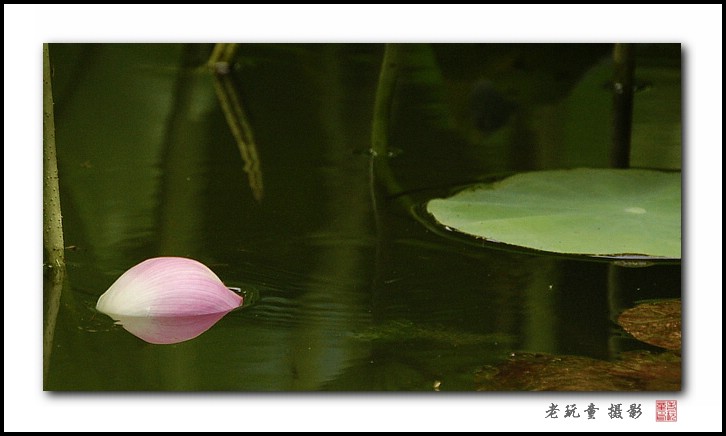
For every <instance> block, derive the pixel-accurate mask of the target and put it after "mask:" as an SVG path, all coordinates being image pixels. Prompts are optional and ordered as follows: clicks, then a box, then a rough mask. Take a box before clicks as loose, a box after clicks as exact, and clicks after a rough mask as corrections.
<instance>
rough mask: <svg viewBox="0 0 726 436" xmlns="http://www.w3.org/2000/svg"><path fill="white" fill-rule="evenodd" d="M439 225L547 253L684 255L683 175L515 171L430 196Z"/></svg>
mask: <svg viewBox="0 0 726 436" xmlns="http://www.w3.org/2000/svg"><path fill="white" fill-rule="evenodd" d="M427 210H428V212H429V213H430V214H432V215H433V216H434V218H435V219H436V220H437V221H438V222H439V223H440V224H442V225H444V226H447V227H449V228H452V229H455V230H458V231H459V232H463V233H466V234H469V235H472V236H475V237H479V238H483V239H486V240H489V241H492V242H501V243H505V244H510V245H516V246H521V247H526V248H532V249H536V250H542V251H550V252H556V253H567V254H586V255H592V256H609V257H610V256H612V257H626V258H631V257H635V258H638V257H639V256H643V257H661V258H670V259H680V257H681V174H680V173H675V172H670V173H669V172H660V171H648V170H635V169H628V170H620V169H586V168H580V169H573V170H555V171H538V172H531V173H522V174H517V175H514V176H512V177H509V178H507V179H504V180H502V181H500V182H497V183H494V184H489V185H479V186H476V187H474V188H471V189H467V190H464V191H462V192H460V193H458V194H456V195H454V196H452V197H450V198H447V199H434V200H431V201H429V202H428V204H427Z"/></svg>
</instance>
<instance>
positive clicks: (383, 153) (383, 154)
mask: <svg viewBox="0 0 726 436" xmlns="http://www.w3.org/2000/svg"><path fill="white" fill-rule="evenodd" d="M402 51H403V48H402V47H401V44H386V47H385V50H384V53H383V62H382V63H381V73H380V75H379V77H378V87H377V89H376V101H375V104H374V106H373V126H372V128H371V150H370V153H371V163H370V173H371V195H372V199H373V207H374V209H376V206H377V204H376V196H375V188H376V185H378V186H381V187H382V188H383V189H384V190H385V192H386V193H387V194H389V195H392V194H398V193H400V192H401V187H400V185H399V184H398V182H397V181H396V178H395V176H394V175H393V171H391V167H390V165H389V161H390V159H391V153H390V149H389V142H390V141H389V138H390V131H391V118H392V107H393V101H394V94H395V91H396V83H397V81H398V77H399V75H400V65H401V59H402V55H401V53H402ZM398 201H399V202H402V203H403V206H404V207H406V208H408V207H409V206H412V204H413V202H412V201H411V199H410V198H409V197H408V196H407V195H404V196H402V197H399V198H398Z"/></svg>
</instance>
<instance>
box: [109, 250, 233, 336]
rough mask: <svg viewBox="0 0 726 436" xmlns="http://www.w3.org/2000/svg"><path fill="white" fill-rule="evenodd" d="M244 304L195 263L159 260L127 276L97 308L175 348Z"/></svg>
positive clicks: (128, 327) (137, 332)
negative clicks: (175, 345) (178, 343)
mask: <svg viewBox="0 0 726 436" xmlns="http://www.w3.org/2000/svg"><path fill="white" fill-rule="evenodd" d="M241 305H242V297H241V296H239V295H237V294H235V293H234V292H232V291H231V290H230V289H229V288H227V287H226V286H224V283H222V281H221V280H220V279H219V278H218V277H217V276H216V275H215V274H214V273H213V272H212V271H211V270H210V269H209V268H207V267H206V266H204V265H202V264H201V263H199V262H197V261H196V260H192V259H185V258H182V257H157V258H154V259H148V260H145V261H143V262H141V263H140V264H138V265H136V266H134V267H133V268H131V269H130V270H128V271H126V272H125V273H123V274H122V275H121V277H119V278H118V280H116V282H114V284H113V285H111V287H110V288H108V290H107V291H106V292H105V293H104V294H103V295H101V297H100V298H99V299H98V303H97V304H96V309H98V311H99V312H103V313H105V314H106V315H108V316H110V317H111V318H113V319H114V320H116V321H117V324H120V325H122V326H123V327H124V328H125V329H126V330H128V331H129V332H131V333H132V334H134V335H135V336H138V337H139V338H141V339H143V340H145V341H147V342H151V343H152V344H174V343H177V342H182V341H186V340H189V339H192V338H195V337H197V336H199V335H200V334H202V333H204V332H205V331H207V330H208V329H209V328H210V327H212V326H213V325H214V324H215V323H216V322H217V321H219V320H220V319H221V318H222V317H223V316H224V315H226V314H227V313H229V312H230V311H231V310H233V309H236V308H237V307H239V306H241Z"/></svg>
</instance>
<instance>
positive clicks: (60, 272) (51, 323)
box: [43, 44, 65, 381]
mask: <svg viewBox="0 0 726 436" xmlns="http://www.w3.org/2000/svg"><path fill="white" fill-rule="evenodd" d="M43 159H44V160H43V247H44V248H45V250H46V253H47V256H48V258H47V259H48V265H49V266H50V273H49V275H50V276H51V277H50V282H48V284H49V286H48V287H47V291H46V300H45V302H46V307H47V311H46V315H45V319H44V323H43V379H44V380H45V381H47V376H48V368H49V364H50V356H51V352H52V350H53V336H54V333H55V325H56V320H57V319H58V309H59V307H60V295H61V289H62V288H63V276H64V275H65V257H64V246H63V221H62V218H61V209H60V193H59V191H58V163H57V162H56V154H55V120H54V117H53V88H52V86H51V71H50V57H49V55H48V44H43ZM46 280H47V278H46Z"/></svg>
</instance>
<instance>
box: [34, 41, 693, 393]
mask: <svg viewBox="0 0 726 436" xmlns="http://www.w3.org/2000/svg"><path fill="white" fill-rule="evenodd" d="M611 49H612V47H611V46H609V45H543V46H537V45H469V44H463V45H455V44H454V45H451V44H446V45H442V44H435V45H425V44H417V45H409V46H407V47H406V48H405V53H406V63H405V64H404V65H403V66H402V74H401V77H400V79H399V81H398V82H397V92H396V97H395V100H394V104H393V105H392V108H391V110H392V119H391V139H390V142H391V146H392V148H395V149H396V151H397V155H396V156H395V157H394V158H392V159H391V160H390V165H391V169H392V171H393V173H394V175H395V177H396V180H397V182H398V184H399V188H400V191H399V192H396V193H386V192H382V191H381V190H378V191H375V192H376V194H375V197H376V201H375V202H374V201H373V200H372V198H373V194H372V192H373V191H372V189H371V172H370V159H371V158H370V156H369V154H368V153H366V151H367V150H368V149H369V148H370V146H371V137H370V132H371V124H372V112H373V106H374V97H375V91H376V84H377V79H378V74H379V68H380V63H381V59H382V55H383V46H382V45H378V44H361V45H352V44H351V45H348V44H346V45H341V44H319V45H318V44H310V45H303V44H289V45H285V44H279V45H278V44H272V45H265V44H254V45H242V46H241V48H240V51H239V53H238V56H237V58H236V60H237V62H236V63H235V66H234V68H233V72H232V75H233V77H234V79H235V82H236V83H237V85H238V87H239V94H240V97H241V100H242V102H243V104H244V106H245V109H246V111H247V113H248V116H249V119H250V123H251V126H252V129H253V131H254V135H255V140H256V143H257V147H258V152H259V158H260V159H259V160H260V168H261V175H262V179H263V182H264V197H263V198H262V200H261V201H260V202H258V201H256V200H255V198H254V197H253V194H252V190H251V188H250V186H249V181H248V177H247V174H246V173H245V171H244V169H243V168H244V163H243V161H242V159H241V157H240V153H239V151H238V149H237V145H236V143H235V140H234V137H233V136H232V134H231V133H230V129H229V127H228V125H227V123H226V121H225V118H224V115H223V112H222V110H221V108H220V105H219V101H218V99H217V97H216V95H215V90H214V87H213V81H212V77H211V76H210V73H209V72H208V71H207V69H206V68H205V67H204V66H202V65H203V63H204V62H205V61H206V59H207V57H208V56H209V53H210V51H211V46H209V45H191V46H189V45H176V44H164V45H138V44H128V45H122V44H104V45H66V44H57V45H51V47H50V50H51V62H52V65H53V73H54V83H53V85H54V94H55V102H56V106H55V114H56V130H57V147H58V166H59V174H60V176H59V177H60V187H61V203H62V208H63V220H64V221H63V224H64V233H65V243H66V245H67V246H71V247H72V248H69V249H68V250H67V252H66V258H67V262H68V271H67V277H66V281H65V283H64V285H63V292H62V297H61V306H60V311H59V313H58V321H57V325H56V329H55V332H54V337H53V347H52V352H51V358H50V359H51V360H50V367H49V368H50V369H49V372H48V375H47V377H46V379H45V388H46V389H47V390H237V391H281V390H282V391H287V390H353V391H370V390H433V389H434V385H435V384H437V383H440V387H439V388H440V389H441V390H472V389H474V388H475V383H474V373H475V372H476V371H477V370H478V369H479V368H480V367H482V366H483V365H492V364H496V363H498V362H501V361H503V360H504V359H505V358H506V357H507V356H508V355H509V354H510V353H511V352H513V351H533V352H547V353H554V354H574V355H581V356H588V357H595V358H599V359H613V358H615V357H616V356H617V353H618V352H620V351H623V350H627V349H643V348H647V347H645V346H643V345H642V344H640V343H637V341H634V340H631V339H628V338H627V337H626V334H625V333H623V332H622V330H621V329H620V328H619V327H618V326H617V325H616V324H614V323H613V321H612V320H613V319H614V317H615V316H617V314H618V313H619V312H620V311H621V310H622V309H623V308H627V307H630V306H632V305H633V302H634V301H637V300H642V299H648V298H662V297H678V296H680V292H681V269H680V265H661V266H652V267H648V268H622V267H617V266H611V265H608V264H607V263H602V262H592V261H584V260H576V259H572V258H562V257H556V256H545V255H541V254H531V253H522V252H520V253H517V252H509V251H502V250H498V249H493V248H489V247H476V246H473V245H469V244H463V243H461V242H460V241H456V240H450V239H447V238H444V237H442V236H441V235H439V234H436V233H434V232H431V231H430V230H429V229H428V227H427V225H424V223H422V222H420V221H418V220H417V219H416V218H415V217H414V214H412V213H411V211H410V210H408V209H407V208H405V207H402V206H401V204H402V203H401V202H400V201H399V199H400V198H401V197H402V196H403V195H405V196H406V198H410V199H413V200H415V201H416V202H423V201H425V200H426V199H428V198H431V197H434V196H439V195H442V194H445V193H447V192H449V191H450V189H451V188H453V187H455V186H459V185H462V184H466V183H471V182H473V181H476V180H479V179H482V178H486V177H489V176H493V175H497V174H503V173H509V172H516V171H523V170H532V169H546V168H563V167H577V166H594V167H605V166H607V155H608V149H609V147H610V142H611V138H610V132H611V117H610V113H611V106H612V104H611V94H610V92H609V90H608V80H610V75H611V71H612V69H611V65H610V62H609V60H608V59H609V56H610V52H611ZM638 60H639V64H638V68H637V70H636V78H637V79H638V83H640V84H641V85H642V86H641V89H640V90H639V92H638V93H636V104H635V112H634V126H633V150H632V154H631V162H632V165H633V166H637V167H648V168H661V169H679V168H680V159H681V146H680V138H681V121H680V92H681V91H680V47H679V46H678V45H647V46H641V47H639V58H638ZM156 256H185V257H191V258H195V259H197V260H199V261H201V262H203V263H205V264H206V265H208V266H209V267H210V268H211V269H212V270H214V271H215V272H216V273H217V275H218V276H219V277H220V278H221V279H222V280H223V281H224V282H225V283H226V284H227V285H229V286H237V287H241V288H243V289H245V290H246V292H247V293H248V295H249V296H250V298H249V300H250V304H249V305H248V306H247V307H246V308H244V309H243V310H240V311H237V312H233V313H231V314H229V315H228V316H226V317H225V318H223V319H222V320H221V321H220V322H219V323H218V324H216V325H215V326H214V327H213V328H212V329H210V330H209V331H208V332H206V333H204V334H203V335H201V336H200V337H198V338H196V339H193V340H191V341H188V342H184V343H180V344H176V345H164V346H162V345H152V344H147V343H145V342H143V341H141V340H139V339H137V338H136V337H134V336H132V335H130V334H129V333H127V332H126V331H125V330H123V329H122V328H120V327H118V326H114V325H113V322H112V321H111V319H110V318H108V317H106V316H105V315H103V314H100V313H97V312H96V311H95V309H94V307H95V304H96V301H97V299H98V297H99V296H100V295H101V294H102V293H103V292H104V291H105V290H106V289H107V288H108V287H109V286H110V285H111V284H112V283H113V282H114V280H115V279H116V278H117V277H118V276H119V275H120V274H121V273H123V272H124V271H125V270H127V269H128V268H130V267H131V266H133V265H135V264H137V263H139V262H140V261H142V260H144V259H146V258H150V257H156Z"/></svg>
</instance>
